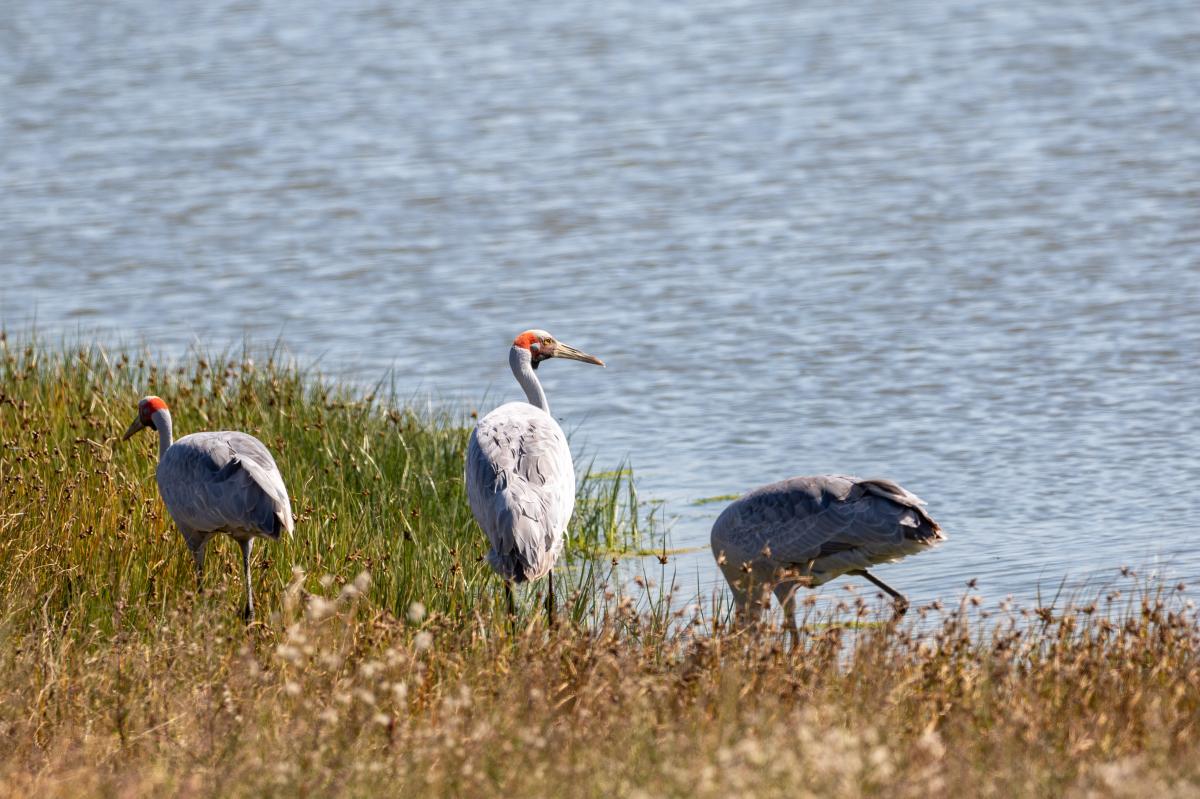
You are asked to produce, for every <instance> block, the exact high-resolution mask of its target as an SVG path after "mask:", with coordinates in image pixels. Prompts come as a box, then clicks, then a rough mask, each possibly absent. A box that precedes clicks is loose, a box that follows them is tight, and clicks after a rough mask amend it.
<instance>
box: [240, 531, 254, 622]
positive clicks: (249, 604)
mask: <svg viewBox="0 0 1200 799" xmlns="http://www.w3.org/2000/svg"><path fill="white" fill-rule="evenodd" d="M238 544H240V545H241V547H242V578H243V579H244V580H245V582H246V610H245V611H244V612H243V613H242V616H243V618H245V619H246V623H247V624H249V623H250V622H252V621H254V592H253V590H252V589H251V587H250V548H251V547H252V546H253V545H254V539H253V538H243V539H241V540H240V541H238Z"/></svg>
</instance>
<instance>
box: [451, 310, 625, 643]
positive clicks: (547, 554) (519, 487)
mask: <svg viewBox="0 0 1200 799" xmlns="http://www.w3.org/2000/svg"><path fill="white" fill-rule="evenodd" d="M550 358H567V359H570V360H573V361H583V362H584V363H592V364H596V365H597V366H604V362H603V361H601V360H600V359H599V358H595V357H593V356H591V355H588V354H587V353H585V352H580V351H579V350H577V349H575V348H574V347H569V346H567V345H566V344H563V343H562V342H561V341H556V340H555V339H554V337H553V336H551V335H550V334H549V333H547V332H546V331H545V330H526V331H525V332H524V333H522V334H521V335H519V336H517V338H516V339H515V340H514V341H513V344H512V348H511V349H510V350H509V353H508V365H509V366H510V367H511V368H512V373H513V375H514V376H515V377H516V378H517V382H518V383H520V384H521V388H523V389H524V390H525V397H526V398H527V399H528V402H509V403H505V404H504V405H501V406H500V407H499V408H496V409H495V410H493V411H492V412H491V413H489V414H487V415H486V416H484V417H483V418H482V419H480V420H479V423H478V424H477V425H475V429H474V430H472V431H471V439H470V442H469V443H468V445H467V465H466V481H467V499H468V501H469V502H470V504H471V512H472V513H473V514H475V521H477V522H479V526H480V527H481V528H483V532H484V533H485V534H486V535H487V537H488V541H489V542H490V543H491V549H490V551H489V552H488V555H487V559H488V563H489V564H490V565H491V567H492V569H493V570H494V571H495V572H496V573H497V574H499V575H500V576H501V577H503V578H504V592H505V595H506V597H507V599H508V612H509V615H510V616H511V615H512V614H513V613H514V612H515V608H514V604H513V595H512V584H513V583H523V582H532V581H533V580H537V579H539V578H541V577H542V576H543V575H549V584H548V586H547V591H546V612H547V616H548V618H549V619H550V622H551V623H553V622H554V575H553V572H552V569H553V568H554V563H555V561H556V560H558V556H559V555H560V554H562V548H563V533H564V532H565V531H566V529H567V522H568V521H569V520H570V518H571V513H572V511H573V510H574V509H575V465H574V463H573V462H572V460H571V450H570V448H569V447H568V446H567V437H566V436H565V435H563V431H562V428H561V427H559V426H558V422H556V421H554V417H552V416H551V415H550V405H549V403H547V402H546V392H545V391H543V390H542V384H541V383H540V382H538V379H537V373H536V370H537V368H538V364H540V363H542V362H543V361H546V360H549V359H550Z"/></svg>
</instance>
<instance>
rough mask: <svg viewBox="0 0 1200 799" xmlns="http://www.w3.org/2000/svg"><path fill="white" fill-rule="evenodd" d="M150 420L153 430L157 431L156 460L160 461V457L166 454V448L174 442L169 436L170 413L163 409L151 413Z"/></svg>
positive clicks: (170, 435)
mask: <svg viewBox="0 0 1200 799" xmlns="http://www.w3.org/2000/svg"><path fill="white" fill-rule="evenodd" d="M150 419H151V421H153V422H154V429H155V430H157V431H158V459H159V460H162V456H163V455H166V454H167V448H168V447H170V446H171V444H172V443H173V442H174V440H175V439H174V437H173V436H172V434H171V412H170V411H168V410H167V409H166V408H163V409H162V410H161V411H155V412H154V413H152V414H151V415H150Z"/></svg>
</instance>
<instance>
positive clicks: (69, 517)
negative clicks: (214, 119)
mask: <svg viewBox="0 0 1200 799" xmlns="http://www.w3.org/2000/svg"><path fill="white" fill-rule="evenodd" d="M0 358H2V359H3V363H2V364H0V430H2V431H3V436H2V439H3V457H2V459H0V635H2V636H3V642H2V645H0V740H3V742H4V747H3V748H2V749H0V785H3V786H4V788H3V792H4V793H6V794H9V795H42V796H56V795H57V796H79V795H112V796H116V795H121V796H130V795H151V794H154V795H160V794H164V793H170V794H173V795H181V796H217V795H219V796H231V795H232V796H237V795H245V796H260V795H330V794H348V795H367V794H372V793H380V794H387V795H405V796H413V795H418V796H419V795H468V796H475V795H479V796H485V795H504V794H511V795H517V794H520V795H531V796H557V795H573V796H597V797H599V796H615V795H643V796H677V795H687V796H691V797H708V796H713V797H717V796H729V795H755V796H789V797H795V796H797V795H834V794H836V795H840V796H867V795H888V796H930V795H932V796H939V795H951V794H958V795H971V796H986V795H994V796H1012V795H1060V794H1064V793H1065V794H1069V795H1078V796H1090V795H1097V796H1109V795H1111V796H1129V795H1136V796H1141V795H1156V796H1158V795H1167V794H1170V793H1176V794H1180V795H1194V794H1195V793H1196V792H1197V791H1198V790H1200V745H1198V743H1197V742H1198V735H1197V725H1198V723H1200V692H1198V690H1197V686H1198V685H1200V627H1198V626H1197V617H1196V613H1195V609H1194V606H1193V604H1192V602H1191V600H1190V599H1189V598H1188V597H1189V592H1188V589H1187V588H1186V587H1185V586H1166V585H1155V584H1146V583H1144V582H1141V581H1139V579H1138V578H1137V577H1135V576H1129V577H1127V578H1125V580H1124V582H1122V583H1121V584H1120V585H1119V586H1117V587H1116V588H1113V589H1111V590H1108V591H1107V592H1106V593H1101V594H1100V595H1098V596H1096V597H1094V598H1092V597H1088V598H1085V601H1080V598H1078V597H1077V598H1076V599H1075V601H1067V600H1066V599H1063V598H1061V597H1060V598H1057V599H1055V600H1054V601H1049V600H1048V601H1047V602H1045V603H1043V604H1042V605H1041V606H1034V607H1024V608H1022V607H1016V606H1013V605H1012V604H1011V603H1005V602H996V601H994V599H988V598H983V597H979V596H977V595H976V592H975V590H974V589H973V588H972V587H971V586H970V585H968V584H967V583H966V582H964V583H963V585H962V586H960V587H959V589H958V592H957V593H955V595H954V596H952V597H950V596H948V597H946V598H945V599H944V600H943V601H944V602H945V605H944V606H943V605H941V604H937V605H933V606H925V607H920V608H914V609H913V610H912V611H911V612H910V614H909V616H908V617H907V618H906V619H905V620H903V621H902V622H899V623H891V622H879V621H878V620H880V619H887V618H889V617H890V612H889V608H888V607H887V606H886V605H885V604H884V603H882V602H877V601H875V600H874V599H872V598H871V597H870V595H863V596H860V597H858V598H855V597H854V596H853V595H847V596H848V598H847V599H846V600H845V601H843V602H839V603H836V604H828V605H827V604H816V603H813V602H808V603H803V604H802V609H801V613H802V617H803V618H801V620H800V621H801V635H800V640H799V642H798V644H797V645H796V646H795V647H794V648H791V647H789V646H787V645H786V640H785V639H784V638H783V637H782V636H781V635H780V634H779V631H778V630H776V629H773V628H770V627H765V628H762V629H751V630H736V631H735V630H730V629H728V628H727V626H726V624H725V622H726V620H727V614H726V613H725V612H724V611H723V609H722V608H721V607H720V606H719V605H718V606H717V607H716V608H712V607H710V606H709V605H707V603H698V604H697V605H694V606H693V605H689V604H687V603H686V602H680V601H677V600H678V598H677V597H676V598H675V601H669V600H668V599H667V598H665V597H664V595H663V592H664V591H667V590H669V587H667V586H661V585H660V586H658V587H657V588H653V587H650V586H648V585H646V586H645V590H644V592H642V591H643V589H642V587H640V586H638V585H633V586H631V587H628V588H627V587H625V586H624V584H623V583H622V582H620V581H613V580H610V579H609V574H610V568H611V559H612V558H613V557H615V554H614V553H620V552H624V551H634V552H636V551H639V550H643V549H644V550H646V551H651V550H653V549H654V547H655V546H656V544H657V542H655V541H653V540H651V538H652V537H650V536H648V535H647V534H646V533H645V528H644V524H645V519H644V517H643V515H642V513H641V512H640V511H639V503H638V500H637V499H636V492H635V491H633V488H632V482H631V481H632V475H630V474H629V472H628V471H627V470H624V469H617V470H614V471H612V472H611V473H609V474H604V473H602V472H600V471H599V470H598V469H596V468H593V469H590V470H588V469H584V468H581V469H580V472H581V473H587V472H589V471H590V473H591V474H592V478H591V479H585V480H583V481H582V482H581V487H580V492H581V497H580V502H579V504H578V507H577V512H576V517H575V519H574V520H573V522H572V527H571V530H570V544H569V548H568V564H567V566H566V567H565V568H564V569H563V571H562V572H561V574H562V575H563V577H564V579H562V580H560V581H558V582H560V583H561V584H563V587H562V588H561V591H562V595H561V598H560V600H561V601H560V607H566V608H569V610H570V620H569V621H568V622H567V623H563V624H560V625H559V626H558V627H557V628H556V629H553V630H551V629H547V628H546V627H545V626H544V624H543V622H542V619H541V616H540V615H539V614H538V613H537V612H536V610H535V608H536V597H535V596H533V595H532V594H530V595H528V596H527V607H526V610H525V612H524V613H523V615H522V616H521V617H520V619H519V623H518V624H517V625H516V628H515V629H510V626H509V625H508V624H507V623H506V620H505V618H504V614H503V612H502V610H503V601H502V593H501V591H500V590H499V585H498V584H497V582H496V580H495V578H494V577H493V576H491V574H490V571H489V570H488V568H487V565H486V562H485V561H484V560H483V559H482V556H483V546H484V544H483V538H482V536H481V535H480V534H479V532H478V530H477V529H476V528H475V526H474V522H473V520H472V518H471V514H470V511H469V510H468V508H467V502H466V498H465V496H464V494H463V480H462V463H463V455H464V451H465V446H466V438H467V425H468V424H469V419H468V418H467V417H466V416H465V415H464V416H463V417H461V418H460V417H457V416H455V415H453V414H447V413H440V412H437V411H430V410H417V409H416V408H415V406H413V405H412V404H408V403H404V402H401V401H399V399H398V396H400V395H398V394H397V393H396V392H394V391H393V390H391V388H390V387H389V386H387V385H380V386H377V387H376V388H375V390H374V392H365V393H364V392H362V391H358V390H354V389H351V388H349V387H345V386H340V385H337V384H332V383H329V382H327V381H324V380H322V379H321V378H320V376H319V375H315V374H312V373H309V372H307V371H306V370H304V369H302V368H298V367H297V366H295V365H294V364H291V363H288V362H286V361H284V360H283V359H280V358H270V357H260V358H258V363H257V364H256V363H254V362H252V360H251V359H250V358H248V357H246V356H245V355H243V354H241V353H238V354H236V355H228V356H219V357H218V356H210V357H200V356H196V357H194V358H192V359H190V360H189V361H187V362H186V363H182V364H177V365H175V364H173V365H171V366H164V365H163V362H159V361H154V360H152V359H150V358H149V357H148V356H139V355H137V354H112V353H106V352H103V351H101V350H98V349H94V348H73V349H72V348H66V349H46V348H41V347H38V346H27V345H25V344H21V345H20V346H17V345H14V344H12V343H10V342H5V343H4V344H3V346H2V347H0ZM146 393H157V394H160V395H162V396H163V397H164V398H167V400H168V402H170V403H171V405H172V409H173V411H174V413H175V418H176V422H175V423H176V427H177V429H178V430H179V431H180V432H181V433H186V432H190V431H195V430H201V429H219V428H236V429H243V430H248V431H252V432H254V433H255V434H256V435H258V436H259V437H260V438H261V439H262V440H263V441H264V442H265V443H266V444H267V445H268V446H269V447H270V448H271V449H272V451H273V452H274V453H275V456H276V459H277V461H278V462H279V466H280V468H281V470H282V471H283V473H284V475H285V476H286V478H287V480H288V486H289V489H290V490H291V492H292V498H293V507H294V509H295V512H296V515H297V517H298V518H297V526H296V536H295V538H294V539H293V540H291V541H279V542H276V543H272V544H270V545H267V546H264V547H263V548H262V549H261V550H260V551H259V553H258V554H257V555H256V558H255V562H254V575H255V580H256V590H257V592H258V594H259V596H260V609H261V613H260V618H261V621H260V622H258V623H256V624H254V625H252V626H250V627H245V626H244V625H242V623H241V622H240V620H239V618H238V613H237V609H238V603H239V600H240V585H239V576H238V558H237V555H236V552H235V548H234V546H233V545H232V544H230V543H229V542H221V544H228V546H224V545H219V546H217V547H215V548H214V550H213V551H212V552H211V553H210V555H209V566H208V569H209V571H208V574H207V575H206V579H205V586H204V589H205V590H204V591H203V592H202V593H197V591H196V590H195V585H194V577H193V571H192V563H191V559H190V557H189V556H188V554H187V551H186V549H185V548H184V546H183V544H182V542H181V541H180V540H179V538H178V534H177V533H176V531H175V530H174V529H173V527H172V525H171V523H170V519H169V518H168V517H167V516H166V514H165V511H164V509H163V507H162V504H161V502H160V501H159V499H158V497H157V493H156V488H155V484H154V480H153V469H154V451H153V442H151V441H149V439H146V440H142V441H139V442H135V443H133V444H131V445H124V446H122V445H120V444H119V443H118V441H117V439H118V437H119V435H120V432H121V430H122V429H123V428H124V425H125V423H126V422H127V421H128V417H129V415H130V413H131V411H132V409H133V407H134V405H135V403H136V401H137V398H138V397H140V396H142V395H143V394H146ZM639 524H640V525H642V527H641V528H640V530H641V532H639V533H638V534H637V535H635V525H639ZM664 557H670V555H669V554H666V555H664ZM966 577H969V575H967V576H964V580H965V578H966ZM639 592H642V593H639ZM656 592H657V593H656Z"/></svg>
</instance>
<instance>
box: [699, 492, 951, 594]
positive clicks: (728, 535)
mask: <svg viewBox="0 0 1200 799" xmlns="http://www.w3.org/2000/svg"><path fill="white" fill-rule="evenodd" d="M942 538H944V536H943V535H942V533H941V528H940V527H939V526H938V525H937V523H936V522H934V521H933V519H932V518H930V516H929V514H928V513H926V511H925V509H924V505H923V503H922V502H921V500H920V499H919V498H918V497H916V496H915V495H913V494H911V493H909V492H908V491H906V490H905V489H903V488H901V487H900V486H899V485H897V484H896V483H894V482H892V481H890V480H879V479H871V480H861V479H859V478H856V477H850V476H846V475H821V476H816V477H796V478H792V479H790V480H784V481H782V482H779V483H773V484H771V485H768V486H763V487H762V488H759V489H757V490H755V491H752V492H750V493H749V494H747V495H746V496H744V497H742V498H741V499H739V500H737V501H736V502H734V503H733V504H732V505H730V506H729V507H728V508H726V509H725V512H724V513H722V514H721V516H720V517H719V518H718V519H717V522H716V524H714V525H713V532H712V546H713V549H714V551H719V552H724V553H726V554H727V555H728V556H730V557H734V558H737V559H739V560H755V559H766V560H769V561H770V562H773V563H777V564H780V565H786V566H793V565H794V566H798V567H801V568H812V569H813V570H814V571H815V572H818V573H820V572H826V573H828V574H830V575H833V574H838V573H843V572H845V571H848V570H850V569H856V568H866V567H868V566H871V565H874V564H876V563H881V562H885V561H889V560H895V559H898V558H901V557H903V556H905V555H908V554H912V553H913V552H916V551H919V550H920V549H921V548H922V547H924V546H927V545H929V544H933V543H936V542H937V541H938V540H941V539H942Z"/></svg>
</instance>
